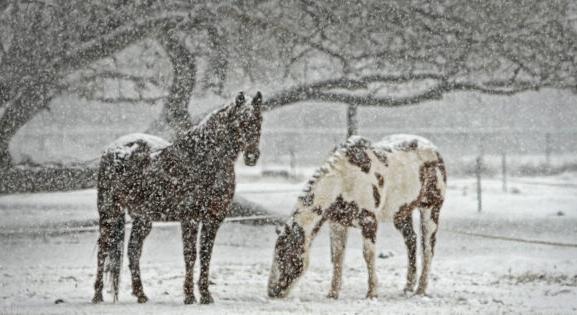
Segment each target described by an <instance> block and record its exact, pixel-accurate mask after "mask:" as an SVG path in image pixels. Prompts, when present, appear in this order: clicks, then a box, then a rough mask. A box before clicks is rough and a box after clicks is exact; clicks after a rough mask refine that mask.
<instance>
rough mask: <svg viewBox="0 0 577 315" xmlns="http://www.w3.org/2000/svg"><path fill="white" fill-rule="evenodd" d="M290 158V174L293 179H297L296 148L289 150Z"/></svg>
mask: <svg viewBox="0 0 577 315" xmlns="http://www.w3.org/2000/svg"><path fill="white" fill-rule="evenodd" d="M289 156H290V161H289V166H290V172H291V174H290V175H291V176H292V178H296V177H297V161H296V160H297V159H296V154H295V149H294V147H291V148H290V149H289Z"/></svg>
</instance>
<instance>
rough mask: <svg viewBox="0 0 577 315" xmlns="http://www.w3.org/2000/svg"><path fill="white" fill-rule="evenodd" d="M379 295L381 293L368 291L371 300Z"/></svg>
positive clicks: (368, 297)
mask: <svg viewBox="0 0 577 315" xmlns="http://www.w3.org/2000/svg"><path fill="white" fill-rule="evenodd" d="M378 296H379V295H378V294H376V293H374V292H369V293H367V299H369V300H373V299H376V298H377V297H378Z"/></svg>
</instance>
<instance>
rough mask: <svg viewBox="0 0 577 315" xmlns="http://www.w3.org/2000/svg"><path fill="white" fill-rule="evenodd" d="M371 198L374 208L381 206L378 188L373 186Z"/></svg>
mask: <svg viewBox="0 0 577 315" xmlns="http://www.w3.org/2000/svg"><path fill="white" fill-rule="evenodd" d="M373 198H374V199H375V208H378V207H379V205H380V204H381V194H380V193H379V188H378V187H377V186H375V185H373Z"/></svg>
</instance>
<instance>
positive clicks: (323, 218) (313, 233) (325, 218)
mask: <svg viewBox="0 0 577 315" xmlns="http://www.w3.org/2000/svg"><path fill="white" fill-rule="evenodd" d="M326 221H327V217H324V216H323V217H321V219H320V220H319V222H317V224H315V226H314V227H313V229H312V231H311V238H314V237H315V235H317V234H318V233H319V231H320V229H321V227H322V226H323V224H325V222H326Z"/></svg>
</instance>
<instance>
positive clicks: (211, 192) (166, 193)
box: [93, 92, 262, 304]
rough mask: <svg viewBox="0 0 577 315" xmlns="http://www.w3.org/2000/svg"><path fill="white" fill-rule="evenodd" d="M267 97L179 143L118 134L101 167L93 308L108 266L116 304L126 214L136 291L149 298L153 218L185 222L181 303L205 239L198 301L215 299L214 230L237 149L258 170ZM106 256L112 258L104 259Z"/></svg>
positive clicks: (240, 103)
mask: <svg viewBox="0 0 577 315" xmlns="http://www.w3.org/2000/svg"><path fill="white" fill-rule="evenodd" d="M261 104H262V95H261V94H260V92H258V93H257V94H256V96H255V97H254V98H252V101H251V102H248V101H247V100H246V99H245V97H244V94H243V93H242V92H241V93H240V94H239V95H238V96H237V97H236V99H235V101H234V102H233V103H232V104H230V105H228V106H225V107H223V108H221V109H219V110H216V111H215V112H213V113H212V114H210V115H209V116H207V117H206V118H205V119H204V120H203V121H202V122H200V123H199V124H198V125H196V126H194V127H193V128H191V129H190V130H187V131H185V132H182V133H181V134H179V135H178V136H177V137H176V139H175V141H174V143H172V144H171V143H168V142H167V141H165V140H163V139H161V138H158V137H154V136H150V135H143V134H132V135H127V136H124V137H121V138H120V139H118V140H116V141H115V142H114V143H112V144H111V145H110V146H109V147H108V148H107V149H106V150H105V152H104V154H103V155H102V159H101V162H100V165H99V170H98V185H97V189H98V196H97V203H98V214H99V217H100V219H99V224H100V237H99V239H98V264H97V272H96V282H95V284H94V288H95V294H94V298H93V302H94V303H98V302H102V300H103V299H102V287H103V279H102V278H103V273H104V271H105V262H106V261H107V262H108V266H107V267H108V268H107V269H108V270H109V271H110V273H111V276H112V291H113V298H114V301H116V300H118V285H119V277H120V270H121V266H122V256H123V249H124V245H123V243H124V229H125V228H124V225H125V211H126V212H128V214H129V215H130V217H131V218H132V220H133V221H132V230H131V233H130V240H129V243H128V259H129V267H130V271H131V274H132V294H133V295H135V296H136V297H137V300H138V302H139V303H144V302H146V301H147V300H148V298H147V297H146V295H145V294H144V289H143V287H142V282H141V279H140V266H139V261H140V255H141V253H142V245H143V242H144V239H145V238H146V237H147V236H148V234H149V233H150V230H151V229H152V222H153V221H180V223H181V229H182V241H183V244H184V246H183V248H184V261H185V266H186V276H185V279H184V303H185V304H191V303H194V302H195V301H196V300H195V296H194V282H193V268H194V263H195V260H196V252H197V250H196V239H197V232H198V230H199V225H201V231H200V233H201V237H200V251H199V254H200V279H199V281H198V286H199V291H200V303H202V304H208V303H212V302H213V298H212V297H211V294H210V292H209V288H208V287H209V278H208V277H209V265H210V259H211V254H212V248H213V245H214V240H215V237H216V233H217V230H218V228H219V226H220V224H221V223H222V222H223V220H224V218H225V217H226V215H227V212H228V209H229V205H230V203H231V201H232V199H233V195H234V190H235V173H234V164H235V161H236V159H237V157H238V156H239V154H240V152H244V162H245V164H246V165H248V166H254V165H255V164H256V162H257V160H258V158H259V155H260V151H259V149H258V146H259V142H260V131H261V124H262V114H261ZM107 257H108V260H107Z"/></svg>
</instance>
